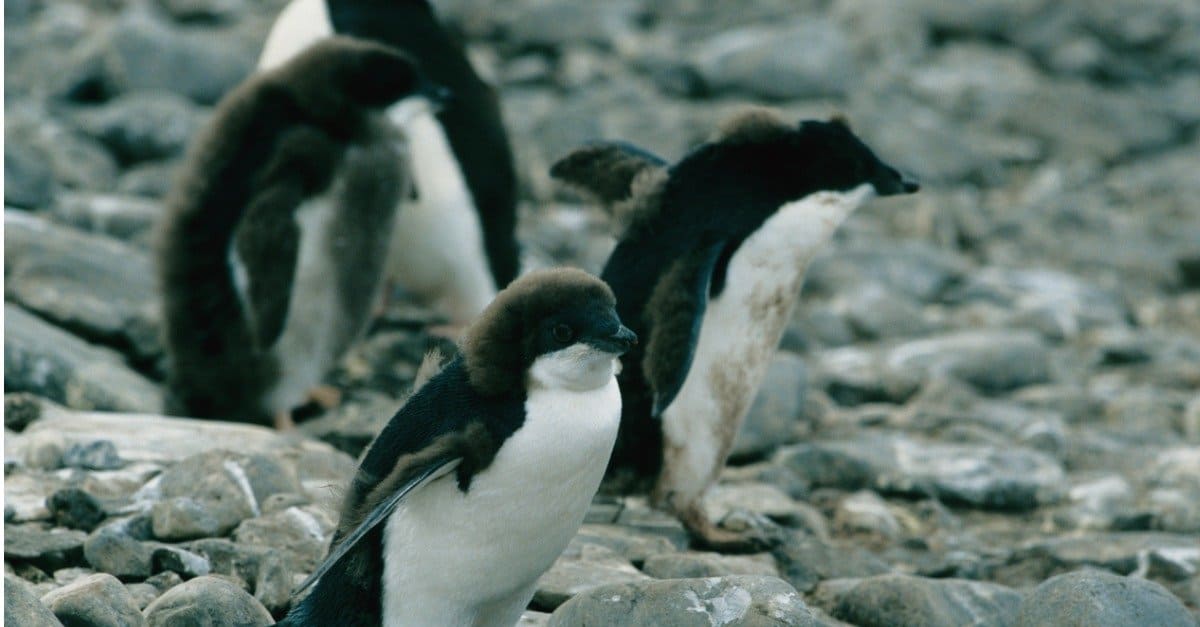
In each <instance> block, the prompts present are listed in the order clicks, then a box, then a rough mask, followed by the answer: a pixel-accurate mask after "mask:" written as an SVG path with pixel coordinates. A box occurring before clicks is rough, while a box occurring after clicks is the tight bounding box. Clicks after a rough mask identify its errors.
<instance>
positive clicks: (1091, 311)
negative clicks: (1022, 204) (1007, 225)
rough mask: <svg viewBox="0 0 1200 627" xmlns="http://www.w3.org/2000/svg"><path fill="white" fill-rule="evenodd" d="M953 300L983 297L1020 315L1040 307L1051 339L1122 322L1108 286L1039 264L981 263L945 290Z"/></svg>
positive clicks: (1115, 297) (1117, 298)
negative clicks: (1037, 266) (1030, 266)
mask: <svg viewBox="0 0 1200 627" xmlns="http://www.w3.org/2000/svg"><path fill="white" fill-rule="evenodd" d="M946 299H947V300H948V301H950V302H954V303H971V302H988V303H993V304H996V305H1000V306H1003V307H1007V308H1011V309H1015V310H1016V312H1017V313H1018V314H1019V315H1023V316H1026V317H1029V316H1032V315H1034V314H1037V313H1039V312H1045V313H1046V315H1047V317H1048V318H1049V319H1050V320H1051V321H1052V322H1053V324H1054V327H1053V328H1052V329H1048V331H1050V333H1049V336H1050V337H1052V338H1054V339H1061V338H1066V337H1074V336H1076V335H1078V334H1079V333H1080V332H1082V331H1086V330H1088V329H1092V328H1095V327H1098V326H1102V325H1115V324H1123V323H1124V322H1125V321H1126V320H1127V319H1128V317H1129V312H1128V311H1127V308H1126V307H1125V304H1124V303H1123V302H1122V301H1121V298H1120V296H1119V295H1118V294H1116V293H1115V292H1114V291H1111V290H1106V289H1104V288H1102V287H1100V286H1098V285H1095V284H1092V283H1089V282H1088V281H1085V280H1083V279H1081V278H1079V277H1075V276H1072V275H1070V274H1067V273H1065V272H1060V271H1057V270H1050V269H1045V268H1040V269H1028V270H1016V269H1008V268H994V267H993V268H984V269H982V270H980V271H979V272H977V273H975V274H973V275H971V277H970V278H968V279H967V280H966V281H965V282H964V283H963V284H962V285H961V286H958V287H956V288H954V289H953V290H951V292H950V293H949V294H948V295H947V297H946Z"/></svg>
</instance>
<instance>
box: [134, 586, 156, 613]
mask: <svg viewBox="0 0 1200 627" xmlns="http://www.w3.org/2000/svg"><path fill="white" fill-rule="evenodd" d="M125 590H126V591H128V592H129V596H130V597H131V598H133V603H134V605H136V606H137V608H138V610H139V611H140V610H144V609H146V606H147V605H150V604H151V603H153V602H154V599H157V598H158V596H159V595H160V594H162V593H161V592H159V591H158V588H155V587H154V586H152V585H150V584H148V583H127V584H125Z"/></svg>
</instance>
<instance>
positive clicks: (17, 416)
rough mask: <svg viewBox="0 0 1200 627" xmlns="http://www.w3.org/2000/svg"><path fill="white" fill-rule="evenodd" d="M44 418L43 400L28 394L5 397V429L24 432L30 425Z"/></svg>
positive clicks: (7, 395)
mask: <svg viewBox="0 0 1200 627" xmlns="http://www.w3.org/2000/svg"><path fill="white" fill-rule="evenodd" d="M41 417H42V402H41V399H40V398H38V397H36V396H34V395H33V394H29V393H26V392H18V393H16V394H5V395H4V428H5V429H9V430H12V431H18V432H20V431H24V430H25V427H28V426H29V424H30V423H32V422H33V421H35V420H37V419H38V418H41Z"/></svg>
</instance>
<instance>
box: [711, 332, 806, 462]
mask: <svg viewBox="0 0 1200 627" xmlns="http://www.w3.org/2000/svg"><path fill="white" fill-rule="evenodd" d="M807 389H808V372H807V370H805V367H804V360H803V359H801V358H800V357H799V356H797V355H794V354H792V353H785V352H779V353H776V355H775V358H774V359H773V360H772V361H771V365H770V366H768V367H767V374H766V377H765V378H764V379H763V382H762V385H760V386H759V388H758V395H757V396H756V397H755V399H754V403H753V404H751V405H750V410H749V411H748V412H747V414H746V421H745V422H744V423H742V428H741V429H740V430H739V431H738V434H737V437H736V438H734V441H733V450H732V451H731V452H730V455H731V456H732V457H734V458H747V457H756V456H761V455H763V454H765V453H768V452H770V451H771V450H774V449H775V448H776V447H778V446H780V445H781V444H788V443H790V442H793V441H795V440H796V438H797V436H798V431H799V430H800V428H801V426H800V425H799V424H797V422H798V421H799V419H800V417H801V414H802V413H803V411H804V406H805V402H806V398H807V394H806V391H807Z"/></svg>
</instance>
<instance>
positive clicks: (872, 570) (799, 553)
mask: <svg viewBox="0 0 1200 627" xmlns="http://www.w3.org/2000/svg"><path fill="white" fill-rule="evenodd" d="M772 553H773V555H774V556H775V560H776V562H778V564H779V568H780V569H781V570H782V571H783V578H784V579H786V580H787V581H788V583H790V584H792V586H794V587H795V588H796V589H797V590H800V591H801V592H808V591H810V590H812V589H813V588H815V587H816V585H817V584H818V583H819V582H821V581H824V580H826V579H840V578H846V577H869V576H871V575H880V574H883V573H888V572H891V570H892V569H891V568H890V567H889V566H888V565H887V564H886V563H884V562H883V561H882V560H880V559H879V558H877V557H875V556H874V555H872V554H871V553H870V552H868V551H866V550H865V549H863V548H861V547H858V546H843V545H836V544H833V543H831V542H828V541H825V540H822V539H820V538H817V537H814V536H810V535H808V534H805V533H793V534H792V535H791V537H790V538H789V539H788V540H787V541H786V542H784V543H783V544H781V545H780V546H778V547H775V548H774V549H772Z"/></svg>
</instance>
